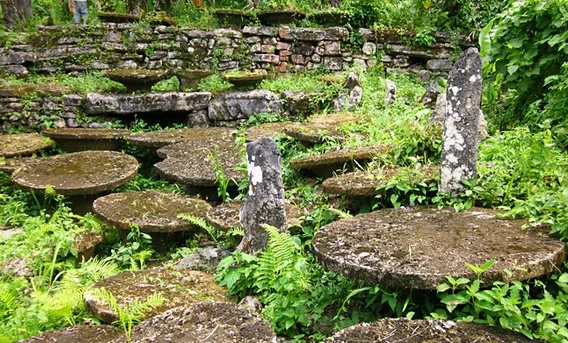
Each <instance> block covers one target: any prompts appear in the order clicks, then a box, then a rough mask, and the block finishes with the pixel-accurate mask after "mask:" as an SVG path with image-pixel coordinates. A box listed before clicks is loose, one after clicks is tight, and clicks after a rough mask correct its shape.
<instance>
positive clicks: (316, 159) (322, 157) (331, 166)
mask: <svg viewBox="0 0 568 343" xmlns="http://www.w3.org/2000/svg"><path fill="white" fill-rule="evenodd" d="M389 150H390V147H388V146H370V147H362V148H357V149H341V150H336V151H330V152H326V153H323V154H319V155H313V156H307V157H300V158H296V159H293V160H290V167H292V168H295V169H309V170H311V171H313V172H314V173H316V174H317V175H319V176H322V177H330V176H332V175H333V174H334V173H335V172H338V171H342V170H344V169H345V168H347V169H354V168H355V167H356V166H360V165H361V164H364V163H365V162H368V161H370V160H372V159H373V158H374V157H376V156H378V155H381V154H385V153H387V152H388V151H389ZM350 163H351V166H350V165H349V164H350ZM353 164H356V166H354V165H353Z"/></svg>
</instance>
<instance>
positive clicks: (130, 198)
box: [93, 191, 211, 233]
mask: <svg viewBox="0 0 568 343" xmlns="http://www.w3.org/2000/svg"><path fill="white" fill-rule="evenodd" d="M210 208H211V206H210V205H209V204H208V203H207V202H206V201H204V200H200V199H195V198H187V197H183V196H181V195H177V194H172V193H164V192H156V191H146V192H123V193H113V194H109V195H106V196H103V197H100V198H98V199H97V200H95V202H94V203H93V211H94V212H95V214H97V215H98V216H99V217H101V218H102V219H103V220H104V221H105V222H107V223H109V224H111V225H113V226H114V227H117V228H119V229H122V230H129V229H130V227H131V225H132V224H134V225H137V226H138V228H139V229H140V231H142V232H162V233H164V232H176V231H187V230H192V229H193V228H194V227H193V225H192V224H191V223H189V222H188V221H185V220H182V219H179V218H178V216H179V215H180V214H191V215H193V216H196V217H205V214H206V213H207V211H208V210H209V209H210Z"/></svg>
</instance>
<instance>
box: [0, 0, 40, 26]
mask: <svg viewBox="0 0 568 343" xmlns="http://www.w3.org/2000/svg"><path fill="white" fill-rule="evenodd" d="M0 5H1V6H2V14H3V17H4V24H5V25H6V27H7V28H9V29H10V30H13V29H17V28H22V27H23V26H24V25H25V23H26V21H27V20H28V19H30V18H31V17H32V14H33V13H32V2H31V0H0Z"/></svg>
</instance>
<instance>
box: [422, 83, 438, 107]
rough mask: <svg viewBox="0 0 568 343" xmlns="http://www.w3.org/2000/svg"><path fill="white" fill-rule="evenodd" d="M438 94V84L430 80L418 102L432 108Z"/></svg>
mask: <svg viewBox="0 0 568 343" xmlns="http://www.w3.org/2000/svg"><path fill="white" fill-rule="evenodd" d="M438 95H440V86H439V85H438V82H436V81H432V82H430V84H429V85H428V88H426V92H425V93H424V95H423V96H422V98H421V99H420V103H421V104H422V105H424V106H425V107H427V108H430V109H434V107H435V106H436V102H437V101H438Z"/></svg>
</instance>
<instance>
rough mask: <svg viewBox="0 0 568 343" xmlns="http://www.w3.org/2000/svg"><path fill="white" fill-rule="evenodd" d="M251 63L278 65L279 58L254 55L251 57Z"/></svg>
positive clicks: (272, 55) (267, 55)
mask: <svg viewBox="0 0 568 343" xmlns="http://www.w3.org/2000/svg"><path fill="white" fill-rule="evenodd" d="M252 61H253V62H262V63H271V64H278V63H280V56H279V55H274V54H256V55H254V56H252Z"/></svg>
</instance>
